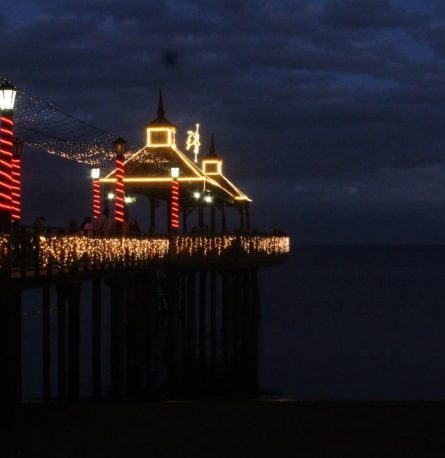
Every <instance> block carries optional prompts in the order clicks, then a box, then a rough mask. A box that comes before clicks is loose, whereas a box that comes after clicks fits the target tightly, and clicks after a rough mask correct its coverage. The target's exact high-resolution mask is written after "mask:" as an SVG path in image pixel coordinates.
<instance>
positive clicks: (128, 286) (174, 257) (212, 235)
mask: <svg viewBox="0 0 445 458" xmlns="http://www.w3.org/2000/svg"><path fill="white" fill-rule="evenodd" d="M146 132H147V141H146V145H145V146H144V148H142V149H141V150H139V151H137V152H136V153H134V154H132V155H131V156H130V157H129V158H128V159H126V160H125V161H123V160H122V155H120V157H119V158H118V159H119V161H120V162H119V166H118V167H117V168H116V169H115V170H113V171H112V172H111V173H109V174H108V175H107V176H105V177H104V178H102V179H101V180H100V185H101V186H102V188H103V193H102V194H103V196H104V197H106V195H107V194H108V193H109V192H110V193H111V192H114V194H115V195H116V196H117V194H118V193H120V195H121V197H122V195H123V194H124V192H127V193H133V194H137V195H141V196H146V197H147V198H148V201H149V202H150V227H151V231H150V234H137V235H136V234H131V233H124V232H122V231H118V232H117V233H98V232H92V233H89V234H80V233H78V234H73V233H69V232H68V231H66V230H62V229H56V228H46V229H39V230H36V229H35V228H26V227H24V226H20V225H15V226H14V230H13V231H12V232H4V233H2V234H0V304H1V306H2V314H1V319H0V369H1V375H0V404H1V405H2V406H4V407H5V408H4V409H3V411H4V412H8V408H7V407H12V406H13V405H14V403H16V402H20V401H21V400H22V392H21V388H22V385H23V372H22V343H23V342H24V340H25V339H27V337H28V336H26V335H24V334H23V326H22V319H23V314H22V312H23V308H24V306H25V305H24V304H23V301H22V297H23V295H24V294H25V292H26V291H27V290H29V289H34V290H38V291H39V294H40V297H41V329H40V331H41V342H40V345H39V348H36V352H37V353H39V355H41V361H42V370H41V377H42V392H41V399H42V400H44V401H50V400H66V399H69V400H72V401H75V400H78V399H79V398H80V391H81V390H80V380H81V367H85V365H84V364H81V362H82V361H81V360H82V358H83V356H82V354H81V351H80V348H81V336H82V335H85V332H86V331H85V329H84V327H86V329H88V330H89V331H88V332H90V333H91V335H90V338H91V339H90V342H91V345H90V351H89V355H88V361H90V364H89V369H88V377H89V378H90V380H91V389H90V392H89V397H91V398H92V399H99V398H104V397H112V398H115V399H128V398H132V399H153V398H155V399H157V398H160V397H161V398H170V399H172V398H191V397H193V398H202V397H206V396H211V397H214V396H255V395H256V394H257V393H258V389H259V387H258V359H259V344H258V338H259V337H258V332H259V322H260V301H259V287H258V269H259V268H260V267H265V266H273V265H277V264H281V263H283V262H285V261H286V259H287V256H288V253H289V238H288V237H287V236H286V235H284V234H277V233H272V234H266V233H262V234H259V233H258V232H255V231H253V230H251V228H250V223H249V213H248V209H249V206H250V205H251V202H252V201H251V199H249V197H247V196H246V195H245V194H244V193H243V192H242V191H240V190H239V189H238V188H237V187H236V186H235V185H234V184H233V183H231V182H230V181H229V180H228V178H226V177H225V176H224V174H223V160H222V158H221V157H220V156H219V155H217V153H216V151H215V145H214V141H213V139H212V142H211V146H210V150H209V153H208V154H207V155H206V156H205V157H204V158H203V160H202V163H201V167H200V166H199V164H196V163H194V162H193V161H192V160H191V159H189V158H188V157H187V155H186V154H184V153H182V152H181V151H180V150H179V148H178V147H177V146H176V142H175V135H176V128H175V126H174V125H173V124H172V123H170V122H169V121H168V120H167V119H166V118H165V112H164V108H163V103H162V97H160V99H159V106H158V113H157V117H156V118H155V119H154V120H153V121H152V122H150V123H149V124H148V125H147V126H146ZM171 168H175V169H179V174H178V175H177V176H176V177H172V176H171V175H170V169H171ZM175 179H177V181H178V182H179V185H180V192H179V199H178V200H179V203H180V206H181V207H182V218H181V219H182V220H181V222H182V224H181V226H182V231H177V230H173V231H172V230H170V231H169V232H168V233H164V234H162V233H159V231H158V230H157V225H156V223H157V221H156V207H157V205H156V201H161V202H165V203H166V205H167V206H172V203H171V202H172V197H171V196H172V194H171V189H172V183H173V182H174V181H175ZM119 186H121V188H119ZM116 202H117V200H116ZM107 205H109V202H108V201H107V199H104V206H107ZM196 209H197V211H198V213H199V228H198V229H199V230H198V231H197V233H193V234H192V233H190V231H189V230H188V228H187V218H188V216H189V215H190V212H192V211H195V210H196ZM207 209H208V212H209V213H210V227H209V230H205V229H206V224H205V212H206V210H207ZM227 209H230V210H234V211H237V212H238V213H239V215H240V226H239V229H241V231H237V232H229V231H228V230H227V225H226V217H225V215H226V211H227ZM117 210H118V208H117V204H115V215H116V220H117ZM170 210H171V208H170ZM217 212H219V214H220V217H221V218H220V225H219V227H217V217H216V214H217ZM167 213H168V215H169V218H171V214H172V213H171V212H170V211H169V212H167ZM169 223H171V220H169ZM168 227H169V228H170V227H171V224H169V225H168ZM155 234H156V235H155ZM105 289H106V290H107V291H106V294H105V293H104V292H105ZM82 291H83V292H87V293H88V295H89V297H90V299H89V300H88V301H87V302H86V303H85V302H82V300H81V298H82V297H83V296H84V295H82V294H81V293H82ZM108 297H109V301H107V300H106V298H108ZM85 309H86V310H87V311H88V319H87V320H85V319H83V320H81V310H85ZM51 310H55V313H54V314H52V313H51ZM105 314H107V315H108V314H109V316H110V325H109V327H107V326H106V325H105V323H104V315H105ZM86 321H87V322H88V324H87V325H86V324H85V322H86ZM54 329H55V332H54ZM52 330H53V331H52ZM54 345H56V346H57V357H55V358H54V357H52V356H51V347H53V346H54ZM104 346H107V348H108V347H109V354H110V367H111V370H110V374H109V375H107V374H105V373H104V370H103V365H104V358H105V356H104V355H105V354H108V352H105V351H104ZM83 370H85V369H83ZM55 376H56V383H55V384H54V383H53V379H54V378H55Z"/></svg>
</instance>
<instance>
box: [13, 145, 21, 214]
mask: <svg viewBox="0 0 445 458" xmlns="http://www.w3.org/2000/svg"><path fill="white" fill-rule="evenodd" d="M22 150H23V140H20V138H14V147H13V151H14V153H13V156H12V161H11V217H12V221H13V223H19V222H20V220H21V219H22V204H21V201H22Z"/></svg>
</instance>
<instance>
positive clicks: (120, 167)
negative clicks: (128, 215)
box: [113, 137, 127, 231]
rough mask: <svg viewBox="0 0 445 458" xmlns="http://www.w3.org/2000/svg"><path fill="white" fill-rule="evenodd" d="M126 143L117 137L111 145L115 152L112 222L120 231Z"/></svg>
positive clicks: (122, 219) (122, 218)
mask: <svg viewBox="0 0 445 458" xmlns="http://www.w3.org/2000/svg"><path fill="white" fill-rule="evenodd" d="M126 144H127V142H126V141H125V140H124V139H123V138H121V137H118V138H116V140H114V142H113V145H114V149H115V152H116V187H115V204H114V220H115V222H116V223H117V227H118V230H119V231H121V230H122V224H123V222H124V219H125V202H124V195H125V186H124V174H125V171H124V152H125V145H126Z"/></svg>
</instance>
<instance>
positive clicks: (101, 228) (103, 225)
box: [94, 208, 113, 232]
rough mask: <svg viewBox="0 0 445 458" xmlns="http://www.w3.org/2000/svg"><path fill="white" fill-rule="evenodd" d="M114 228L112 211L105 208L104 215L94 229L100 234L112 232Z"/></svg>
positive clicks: (97, 221)
mask: <svg viewBox="0 0 445 458" xmlns="http://www.w3.org/2000/svg"><path fill="white" fill-rule="evenodd" d="M112 227H113V220H112V219H111V218H110V210H109V209H108V208H105V210H104V211H103V213H102V214H101V215H100V216H99V218H97V220H96V222H95V223H94V229H95V230H96V231H98V232H110V231H111V229H112Z"/></svg>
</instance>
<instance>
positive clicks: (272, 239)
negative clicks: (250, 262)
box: [241, 236, 289, 255]
mask: <svg viewBox="0 0 445 458" xmlns="http://www.w3.org/2000/svg"><path fill="white" fill-rule="evenodd" d="M241 248H242V249H243V251H244V253H246V254H267V255H274V254H286V253H289V237H283V236H279V237H278V236H242V237H241Z"/></svg>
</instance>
